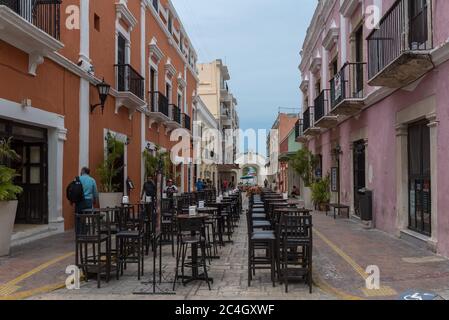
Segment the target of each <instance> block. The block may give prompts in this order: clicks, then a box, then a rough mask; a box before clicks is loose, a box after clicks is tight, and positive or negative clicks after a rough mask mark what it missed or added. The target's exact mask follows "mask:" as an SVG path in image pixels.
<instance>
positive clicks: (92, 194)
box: [67, 167, 98, 214]
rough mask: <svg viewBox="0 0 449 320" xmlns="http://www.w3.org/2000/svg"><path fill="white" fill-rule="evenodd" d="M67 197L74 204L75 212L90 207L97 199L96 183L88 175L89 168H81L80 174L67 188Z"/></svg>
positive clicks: (80, 211)
mask: <svg viewBox="0 0 449 320" xmlns="http://www.w3.org/2000/svg"><path fill="white" fill-rule="evenodd" d="M67 199H68V200H69V201H70V203H71V204H75V213H78V214H79V213H82V212H83V210H88V209H92V208H93V207H94V204H95V203H96V200H97V199H98V191H97V183H96V182H95V179H94V178H92V177H91V176H90V169H89V168H86V167H84V168H82V169H81V175H80V176H79V177H76V178H75V180H74V181H73V182H72V183H70V185H69V187H68V188H67Z"/></svg>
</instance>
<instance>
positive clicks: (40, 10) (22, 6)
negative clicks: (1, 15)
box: [0, 0, 61, 40]
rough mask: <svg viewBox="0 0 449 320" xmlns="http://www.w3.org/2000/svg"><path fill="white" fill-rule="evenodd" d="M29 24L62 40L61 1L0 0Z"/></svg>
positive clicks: (0, 2)
mask: <svg viewBox="0 0 449 320" xmlns="http://www.w3.org/2000/svg"><path fill="white" fill-rule="evenodd" d="M1 5H3V6H7V7H9V8H10V9H11V10H13V11H14V12H15V13H17V14H18V15H20V16H21V17H22V18H24V19H25V20H27V21H28V22H29V23H31V24H33V25H35V26H36V27H37V28H39V29H41V30H42V31H44V32H46V33H48V34H49V35H50V36H52V37H53V38H55V39H57V40H59V39H60V21H61V16H60V14H61V13H60V8H61V0H0V6H1Z"/></svg>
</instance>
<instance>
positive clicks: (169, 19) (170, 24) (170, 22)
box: [168, 13, 173, 33]
mask: <svg viewBox="0 0 449 320" xmlns="http://www.w3.org/2000/svg"><path fill="white" fill-rule="evenodd" d="M168 31H169V32H170V33H172V31H173V18H172V16H171V14H170V13H169V14H168Z"/></svg>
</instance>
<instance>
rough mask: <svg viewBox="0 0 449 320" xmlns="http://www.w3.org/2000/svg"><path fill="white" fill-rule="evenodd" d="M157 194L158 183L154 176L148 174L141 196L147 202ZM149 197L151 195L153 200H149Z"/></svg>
mask: <svg viewBox="0 0 449 320" xmlns="http://www.w3.org/2000/svg"><path fill="white" fill-rule="evenodd" d="M155 196H156V185H155V183H154V181H153V178H152V177H151V176H150V175H148V176H147V181H145V183H144V184H143V187H142V193H141V195H140V198H141V199H143V200H144V201H145V202H152V201H153V199H154V197H155ZM147 197H150V199H151V200H150V201H147Z"/></svg>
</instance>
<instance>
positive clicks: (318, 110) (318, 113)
mask: <svg viewBox="0 0 449 320" xmlns="http://www.w3.org/2000/svg"><path fill="white" fill-rule="evenodd" d="M329 91H330V90H328V89H326V90H323V91H321V93H320V94H319V95H318V97H316V99H315V105H314V111H315V122H317V121H319V120H320V119H321V118H323V117H324V116H326V115H327V114H328V113H329V111H330V110H329V98H328V93H329Z"/></svg>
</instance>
